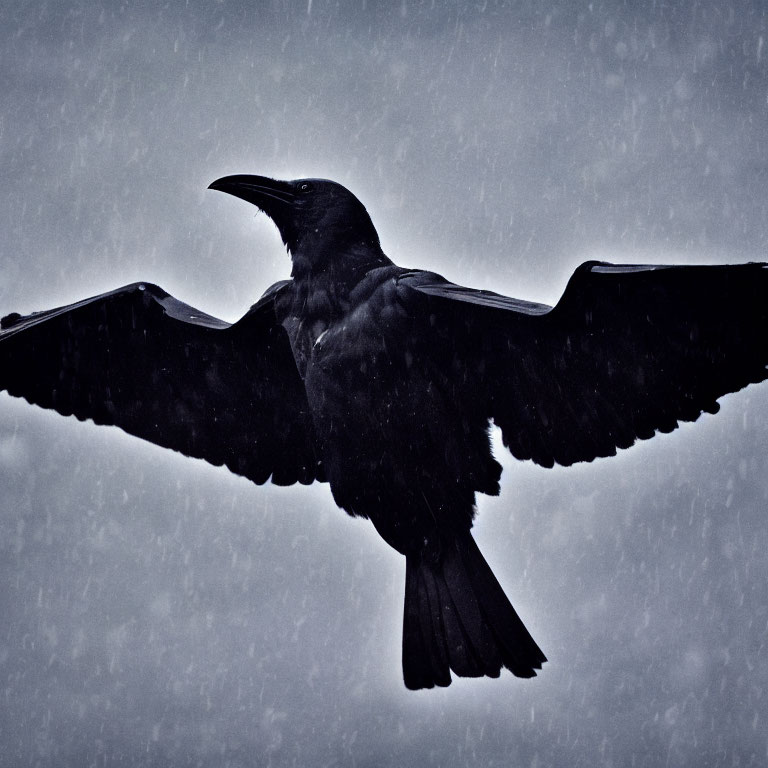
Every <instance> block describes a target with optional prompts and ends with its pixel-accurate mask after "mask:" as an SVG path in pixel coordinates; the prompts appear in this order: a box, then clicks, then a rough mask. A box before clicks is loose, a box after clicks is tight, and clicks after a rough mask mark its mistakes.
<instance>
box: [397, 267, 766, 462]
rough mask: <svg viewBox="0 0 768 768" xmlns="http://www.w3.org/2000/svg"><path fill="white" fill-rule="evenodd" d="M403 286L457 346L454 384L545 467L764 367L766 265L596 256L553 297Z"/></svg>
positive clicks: (668, 424)
mask: <svg viewBox="0 0 768 768" xmlns="http://www.w3.org/2000/svg"><path fill="white" fill-rule="evenodd" d="M398 295H399V297H400V299H401V301H402V302H403V304H404V305H405V307H406V309H407V311H408V315H409V316H410V317H418V316H421V317H423V318H424V320H423V321H422V328H423V329H424V331H425V333H426V334H427V335H430V336H432V341H431V343H430V345H429V346H430V347H431V349H438V350H440V349H447V350H449V353H448V356H447V359H446V360H444V361H443V363H442V365H443V367H445V366H451V367H452V371H453V372H452V376H451V379H450V381H452V382H453V384H452V386H453V387H454V388H455V392H454V393H453V396H454V397H465V398H471V399H472V400H473V401H475V404H474V406H473V407H475V408H477V407H480V408H483V409H484V410H485V415H486V416H487V417H488V418H492V419H493V420H494V421H495V422H496V424H497V425H498V426H499V427H500V428H501V430H502V436H503V439H504V443H505V445H506V446H507V447H508V448H509V450H510V451H511V452H512V454H513V455H514V456H515V457H516V458H519V459H532V460H533V461H534V462H536V463H537V464H541V465H542V466H549V467H551V466H552V465H553V464H555V463H558V464H562V465H566V466H567V465H569V464H573V463H574V462H578V461H591V460H592V459H595V458H597V457H599V456H611V455H613V454H615V453H616V449H617V448H627V447H629V446H630V445H632V444H633V443H634V442H635V440H637V439H647V438H649V437H652V436H653V435H654V434H655V433H656V432H657V431H659V432H670V431H671V430H673V429H675V428H676V427H677V426H678V422H680V421H694V420H695V419H697V418H698V417H699V415H700V414H701V413H702V412H704V411H709V412H712V413H714V412H716V411H717V410H718V408H719V405H718V403H717V400H718V398H720V397H722V396H723V395H725V394H727V393H729V392H735V391H737V390H739V389H741V388H742V387H745V386H747V385H748V384H750V383H753V382H758V381H763V380H764V379H766V378H768V370H767V369H766V366H768V265H765V264H743V265H728V266H693V267H688V266H670V267H659V266H617V265H612V264H605V263H599V262H587V263H585V264H582V265H581V266H580V267H579V268H578V269H577V270H576V272H575V273H574V275H573V276H572V278H571V280H570V281H569V283H568V286H567V288H566V290H565V293H564V294H563V296H562V298H561V299H560V301H559V302H558V304H557V305H556V306H555V307H554V308H550V307H547V306H544V305H540V304H532V303H529V302H524V301H518V300H516V299H510V298H507V297H505V296H500V295H498V294H495V293H492V292H489V291H476V290H472V289H470V288H463V287H461V286H457V285H454V284H452V283H449V282H448V281H446V280H445V279H443V278H441V277H440V276H439V275H434V274H431V273H425V272H406V273H404V274H402V275H400V277H399V278H398ZM427 323H428V324H429V325H427ZM436 336H437V337H439V339H438V338H436ZM431 349H430V348H425V350H424V354H428V355H432V354H434V353H433V352H432V351H431ZM468 407H469V406H468Z"/></svg>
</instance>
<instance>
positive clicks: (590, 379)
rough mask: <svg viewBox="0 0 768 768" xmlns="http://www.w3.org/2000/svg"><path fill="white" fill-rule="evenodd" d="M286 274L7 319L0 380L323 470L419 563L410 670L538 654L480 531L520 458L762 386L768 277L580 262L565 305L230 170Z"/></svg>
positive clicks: (357, 209)
mask: <svg viewBox="0 0 768 768" xmlns="http://www.w3.org/2000/svg"><path fill="white" fill-rule="evenodd" d="M211 187H212V188H214V189H219V190H222V191H224V192H228V193H230V194H233V195H236V196H237V197H240V198H243V199H245V200H247V201H249V202H251V203H253V204H255V205H257V206H258V207H259V208H261V209H262V210H263V211H265V212H266V213H267V214H268V215H269V216H270V217H271V218H272V219H273V221H274V222H275V224H276V225H277V227H278V229H279V231H280V233H281V235H282V238H283V241H284V242H285V244H286V246H287V247H288V250H289V252H290V254H291V258H292V262H293V270H292V275H291V279H290V280H285V281H283V282H280V283H277V284H276V285H274V286H272V287H271V288H270V289H269V290H268V291H267V292H266V293H265V294H264V296H263V297H262V298H261V300H260V301H259V302H258V303H257V304H256V305H255V306H254V307H253V308H252V309H251V310H250V311H249V312H248V313H247V314H246V315H245V316H244V317H243V318H242V319H241V320H239V321H238V322H236V323H234V324H232V325H230V324H228V323H224V322H222V321H220V320H217V319H215V318H212V317H210V316H208V315H206V314H205V313H203V312H200V311H198V310H196V309H194V308H192V307H189V306H187V305H186V304H183V303H181V302H179V301H177V300H176V299H174V298H173V297H171V296H170V295H169V294H167V293H166V292H165V291H163V290H162V289H160V288H158V287H157V286H153V285H150V284H148V283H137V284H133V285H130V286H126V287H125V288H122V289H119V290H116V291H113V292H110V293H107V294H103V295H101V296H97V297H95V298H92V299H88V300H85V301H82V302H78V303H77V304H73V305H70V306H68V307H63V308H60V309H55V310H50V311H47V312H40V313H36V314H33V315H29V316H26V317H22V316H20V315H16V314H14V315H9V316H7V317H6V318H4V319H3V321H2V331H1V332H0V387H2V388H3V389H6V390H7V391H8V392H9V393H10V394H12V395H17V396H21V397H25V398H26V399H27V400H29V401H30V402H31V403H34V404H37V405H40V406H43V407H46V408H55V409H56V410H57V411H59V412H60V413H63V414H67V415H69V414H74V415H75V416H77V417H78V418H80V419H86V418H90V419H93V421H95V422H96V423H98V424H114V425H117V426H119V427H121V428H122V429H124V430H125V431H126V432H129V433H131V434H133V435H136V436H138V437H141V438H143V439H146V440H150V441H152V442H154V443H156V444H158V445H161V446H164V447H167V448H172V449H174V450H177V451H181V452H182V453H184V454H186V455H188V456H195V457H198V458H202V459H205V460H207V461H209V462H211V463H213V464H216V465H222V464H223V465H226V466H227V467H228V468H229V469H231V470H232V471H233V472H236V473H238V474H241V475H244V476H245V477H247V478H249V479H251V480H253V481H254V482H255V483H258V484H261V483H264V482H266V481H267V480H268V479H270V478H271V479H272V482H274V483H277V484H280V485H288V484H291V483H294V482H302V483H311V482H313V481H314V480H319V481H328V482H329V483H330V487H331V491H332V492H333V496H334V499H335V500H336V502H337V503H338V505H339V506H340V507H342V508H344V509H345V510H346V511H347V512H348V513H349V514H351V515H357V516H362V517H367V518H370V520H371V521H372V522H373V524H374V525H375V527H376V529H377V531H378V532H379V533H380V534H381V536H382V537H383V538H384V539H385V540H386V541H387V543H389V544H390V545H391V546H392V547H394V548H395V549H396V550H397V551H399V552H401V553H402V554H404V555H405V557H406V588H405V614H404V629H403V673H404V678H405V683H406V685H407V686H408V687H409V688H428V687H432V686H433V685H448V684H449V683H450V680H451V670H452V671H453V672H454V673H456V674H458V675H465V676H482V675H489V676H497V675H498V674H499V673H500V670H501V669H502V667H506V668H507V669H509V670H511V671H512V672H513V673H514V674H515V675H517V676H519V677H531V676H533V675H535V670H537V669H540V668H541V665H542V663H543V662H544V661H545V660H546V659H545V657H544V655H543V654H542V652H541V651H540V650H539V648H538V646H537V645H536V643H535V642H534V641H533V639H532V638H531V636H530V634H529V633H528V631H527V630H526V628H525V627H524V625H523V623H522V622H521V620H520V619H519V617H518V616H517V614H516V613H515V611H514V609H513V608H512V606H511V604H510V603H509V601H508V600H507V598H506V596H505V595H504V592H503V591H502V589H501V587H500V586H499V584H498V582H497V581H496V578H495V577H494V575H493V573H492V572H491V570H490V568H489V567H488V565H487V563H486V562H485V560H484V559H483V556H482V554H481V553H480V551H479V550H478V548H477V545H476V544H475V542H474V540H473V538H472V535H471V527H472V520H473V516H474V510H475V497H476V493H478V492H480V493H486V494H497V493H498V492H499V477H500V474H501V467H500V465H499V464H498V462H496V460H495V459H494V458H493V455H492V453H491V449H490V442H489V426H490V423H491V421H493V422H494V423H496V424H497V425H498V426H499V427H500V428H501V431H502V437H503V440H504V444H505V445H506V446H507V447H508V448H509V450H510V451H511V452H512V454H513V455H514V456H515V457H516V458H518V459H530V460H532V461H534V462H536V463H537V464H540V465H542V466H546V467H551V466H553V465H554V464H555V463H557V464H561V465H570V464H573V463H575V462H579V461H591V460H592V459H595V458H597V457H600V456H610V455H613V454H615V453H616V450H617V448H627V447H629V446H630V445H632V444H633V443H634V442H635V440H637V439H647V438H650V437H652V436H653V435H654V434H656V433H657V432H668V431H671V430H672V429H674V428H675V427H676V426H677V425H678V423H679V422H681V421H694V420H695V419H697V418H698V416H699V415H700V414H701V413H702V412H704V411H707V412H711V413H714V412H716V411H717V409H718V404H717V399H718V398H719V397H721V396H722V395H724V394H726V393H728V392H734V391H736V390H738V389H741V388H742V387H744V386H746V385H747V384H750V383H752V382H758V381H762V380H764V379H765V378H766V377H767V376H768V372H767V371H766V365H767V364H768V267H766V265H765V264H743V265H735V266H708V267H679V266H672V267H658V266H653V267H652V266H614V265H610V264H603V263H598V262H587V263H586V264H583V265H581V266H580V267H579V268H578V269H577V270H576V272H575V273H574V275H573V277H572V278H571V280H570V282H569V284H568V287H567V288H566V291H565V293H564V294H563V296H562V298H561V300H560V301H559V302H558V304H557V305H556V306H555V307H554V308H550V307H547V306H543V305H540V304H533V303H529V302H525V301H520V300H516V299H510V298H507V297H505V296H500V295H498V294H495V293H492V292H489V291H478V290H473V289H469V288H463V287H461V286H458V285H455V284H453V283H450V282H448V281H446V280H445V279H444V278H442V277H440V276H439V275H436V274H434V273H431V272H424V271H421V270H411V269H404V268H401V267H398V266H396V265H395V264H394V263H393V262H392V261H390V259H388V258H387V257H386V256H385V255H384V253H383V252H382V250H381V247H380V244H379V239H378V236H377V234H376V230H375V228H374V226H373V224H372V222H371V220H370V217H369V216H368V214H367V212H366V210H365V208H364V207H363V205H362V204H361V203H360V201H359V200H357V198H355V197H354V195H352V194H351V193H350V192H349V191H348V190H346V189H345V188H344V187H342V186H341V185H339V184H336V183H334V182H331V181H325V180H318V179H303V180H298V181H292V182H283V181H275V180H272V179H266V178H264V177H258V176H230V177H226V178H223V179H220V180H218V181H217V182H214V184H212V185H211Z"/></svg>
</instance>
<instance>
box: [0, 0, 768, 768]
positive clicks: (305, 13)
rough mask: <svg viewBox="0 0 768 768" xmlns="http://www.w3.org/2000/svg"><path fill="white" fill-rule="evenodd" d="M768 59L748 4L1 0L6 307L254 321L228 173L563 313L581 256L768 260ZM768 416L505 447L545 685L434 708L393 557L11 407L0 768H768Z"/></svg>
mask: <svg viewBox="0 0 768 768" xmlns="http://www.w3.org/2000/svg"><path fill="white" fill-rule="evenodd" d="M635 5H636V6H637V8H636V9H635V8H634V7H633V6H635ZM767 60H768V23H767V21H766V12H765V10H764V5H763V3H761V2H757V1H755V2H752V3H749V2H744V3H737V4H733V5H727V4H723V3H720V2H718V3H715V2H711V3H706V2H704V3H702V2H678V3H671V4H662V3H638V4H625V3H619V2H591V3H588V2H572V1H571V2H547V0H544V1H543V2H532V1H531V2H518V3H499V2H491V1H490V0H487V1H484V2H473V3H460V2H456V3H441V2H422V3H418V2H409V1H408V0H404V1H403V2H402V3H377V2H372V0H368V2H363V0H359V1H358V2H352V0H339V2H323V0H312V1H311V2H307V3H288V2H278V0H274V1H273V2H234V1H231V2H227V1H226V0H222V1H220V2H210V3H204V2H196V1H194V0H191V1H190V2H188V3H187V4H186V6H185V7H182V6H181V4H179V5H178V7H177V6H176V5H174V4H170V5H168V6H162V7H161V5H160V4H157V3H153V2H135V3H125V4H123V3H118V2H114V3H103V4H99V3H95V2H94V3H88V2H84V3H79V4H76V3H66V2H61V3H49V4H46V3H32V2H15V3H5V4H4V5H3V6H2V7H0V61H1V62H2V66H0V88H1V89H2V100H0V178H2V180H3V183H2V186H1V187H0V231H2V233H3V235H2V239H0V313H5V312H10V311H21V312H26V311H31V310H35V309H43V308H47V307H51V306H55V305H57V304H61V303H65V302H69V301H74V300H76V299H80V298H83V297H85V296H89V295H93V294H95V293H98V292H101V291H104V290H108V289H111V288H114V287H116V286H118V285H121V284H124V283H127V282H131V281H134V280H139V279H141V280H147V281H152V282H155V283H159V284H160V285H162V286H163V287H164V288H165V289H167V290H169V291H170V292H171V293H173V294H174V295H175V296H177V297H179V298H180V299H182V300H184V301H187V302H188V303H191V304H193V305H196V306H198V307H200V308H201V309H204V310H206V311H208V312H210V313H212V314H215V315H218V316H221V317H224V318H226V319H229V320H233V319H235V318H236V317H238V316H239V315H241V314H242V313H243V312H244V311H245V309H246V308H247V307H248V306H249V305H250V304H251V303H253V302H254V301H255V300H256V298H257V297H258V296H259V295H260V294H261V292H262V291H263V290H264V289H265V288H266V287H267V286H268V285H269V284H270V283H271V282H272V281H274V280H276V279H280V278H283V277H285V276H287V274H288V271H289V267H290V265H289V260H288V257H287V256H286V254H285V251H284V249H283V248H282V246H281V244H280V240H279V237H278V235H277V233H276V231H275V230H274V227H273V226H272V225H271V223H270V222H269V221H268V220H267V219H266V218H265V217H263V216H258V215H255V211H254V210H253V209H250V208H248V206H246V205H245V204H244V203H241V202H239V201H236V200H234V199H232V198H227V197H225V196H224V195H220V194H214V193H212V192H207V191H206V187H207V185H208V184H209V183H210V182H211V181H212V180H214V179H215V178H218V177H219V176H223V175H225V174H228V173H236V172H246V173H248V172H250V173H260V174H264V175H272V176H277V177H297V176H323V177H330V178H334V179H336V180H338V181H341V182H342V183H344V184H345V185H347V186H348V187H350V188H351V189H352V190H353V191H354V192H356V193H357V194H358V196H359V197H360V198H361V199H362V200H363V202H364V203H365V204H366V205H367V207H368V209H369V212H370V213H371V215H372V217H373V220H374V222H375V223H376V225H377V227H378V228H379V231H380V234H381V237H382V244H383V246H384V248H385V251H386V252H387V253H388V254H389V255H390V256H391V257H392V258H393V259H394V260H395V261H396V262H398V263H400V264H403V265H407V266H424V267H429V268H432V269H435V270H437V271H439V272H441V273H443V274H445V275H446V276H447V277H449V278H450V279H453V280H455V281H457V282H460V283H464V284H470V285H474V286H478V287H488V288H492V289H494V290H497V291H501V292H503V293H507V294H511V295H514V296H518V297H520V298H528V299H533V300H539V301H546V302H550V303H552V302H554V301H556V299H557V296H558V295H559V293H560V292H561V291H562V289H563V287H564V284H565V281H566V279H567V277H568V276H569V275H570V274H571V272H572V271H573V269H574V268H575V266H576V265H577V264H578V263H580V262H581V261H583V260H585V259H587V258H607V259H613V260H615V261H619V262H632V261H647V262H670V261H675V262H684V263H688V262H706V263H714V262H730V261H747V260H765V259H766V250H767V248H766V245H767V244H768V211H766V207H767V206H768V203H767V202H766V201H767V200H768V196H767V195H766V186H767V185H766V182H767V180H768V149H767V148H766V137H768V64H767V63H766V62H767ZM713 311H716V308H715V309H713ZM767 415H768V387H766V385H762V386H758V387H753V388H751V389H750V390H747V391H745V392H742V393H738V394H736V395H732V396H729V397H728V398H726V399H725V400H724V401H723V409H722V412H721V414H719V415H718V416H716V417H706V418H703V419H702V420H701V421H700V422H699V423H697V424H694V425H687V426H686V427H685V428H683V429H680V430H678V431H677V432H676V433H675V434H673V435H669V436H663V437H658V438H656V439H654V440H652V441H650V442H648V443H644V444H642V445H639V446H636V447H635V448H633V449H632V450H630V451H627V452H624V453H622V454H621V455H620V456H619V457H617V458H615V459H610V460H604V461H598V462H596V463H594V464H592V465H585V466H581V467H575V468H572V469H569V470H557V469H556V470H551V471H549V470H544V469H539V468H535V467H531V466H527V465H523V464H517V463H514V462H513V461H512V460H511V459H509V458H508V457H506V456H504V465H505V473H504V478H503V491H502V495H501V497H500V498H498V499H485V498H483V499H481V502H480V505H479V517H478V523H477V526H476V533H477V538H478V541H479V543H480V546H481V548H482V549H483V550H484V552H486V554H487V557H488V559H489V561H490V562H491V564H492V566H493V567H494V570H495V571H496V573H497V574H498V576H499V578H500V580H501V581H502V584H503V585H504V587H505V589H506V591H507V593H508V594H509V595H510V598H511V599H512V601H513V603H514V604H515V606H516V607H517V608H518V609H519V611H520V613H521V614H522V616H523V618H524V620H525V622H526V624H527V625H528V626H529V627H530V629H531V631H532V633H533V634H534V636H535V637H536V639H537V641H539V643H540V645H541V646H542V648H543V650H544V651H545V653H547V655H548V656H549V658H550V663H549V664H547V665H545V669H544V671H543V673H542V674H541V675H540V676H539V677H538V678H537V679H535V680H532V681H521V680H517V679H514V678H513V677H512V676H511V675H505V676H503V677H502V678H501V679H499V680H495V681H494V680H480V681H472V680H459V681H456V682H455V683H454V684H453V685H452V686H451V687H450V688H449V689H447V690H441V691H431V692H421V693H417V694H412V693H408V692H406V691H405V690H404V688H403V687H402V683H401V677H400V666H399V665H400V629H401V615H400V612H401V608H402V590H403V578H404V567H403V562H402V561H401V559H400V558H399V556H397V555H396V554H395V553H394V552H391V551H389V550H388V549H387V548H386V546H385V545H384V544H383V542H381V540H380V539H378V537H377V536H376V535H375V533H374V532H373V530H372V528H371V527H370V526H369V525H368V524H367V523H364V522H361V521H352V520H349V519H347V518H346V516H345V515H344V514H343V513H341V512H340V511H338V510H337V509H336V508H335V506H334V504H333V503H332V501H331V499H330V494H329V492H328V489H327V488H326V487H313V488H289V489H285V488H272V487H263V488H258V487H256V486H253V485H251V484H249V483H247V482H246V481H244V480H242V479H240V478H236V477H234V476H232V475H229V474H228V473H227V472H225V471H224V470H221V469H215V468H212V467H208V466H206V465H204V464H203V463H202V462H197V461H192V460H186V459H183V458H182V457H179V456H176V455H173V454H169V453H165V452H163V451H161V450H160V449H157V448H155V447H153V446H150V445H147V444H144V443H141V442H139V441H137V440H135V439H132V438H129V437H127V436H125V435H123V434H122V433H120V432H118V431H117V430H112V429H103V428H96V427H94V426H93V425H90V424H80V423H78V422H76V421H75V420H73V419H64V418H62V417H60V416H57V415H55V414H51V413H47V412H43V411H40V410H37V409H33V408H31V407H30V406H28V405H27V404H26V403H25V402H23V401H17V400H12V399H11V398H9V397H7V396H6V395H2V396H0V489H2V493H1V494H0V585H1V586H0V615H1V616H2V617H3V620H2V625H1V626H0V695H2V706H0V766H3V767H4V766H14V767H15V766H20V765H39V766H54V765H55V766H62V765H73V766H82V765H91V764H93V765H131V766H136V765H145V766H169V765H172V766H192V765H201V766H250V765H267V764H271V765H276V766H280V765H371V766H373V765H392V766H395V765H398V766H399V765H411V764H413V765H416V764H418V765H435V766H453V765H457V766H466V765H483V766H488V765H504V766H507V765H538V766H543V765H547V766H548V765H563V766H566V765H567V766H594V765H605V766H619V765H635V766H657V765H660V764H668V765H675V766H706V765H713V766H714V765H718V766H719V765H740V766H745V765H755V766H757V765H764V764H765V763H766V762H767V761H768V737H766V735H765V734H766V731H767V730H768V729H766V722H768V693H767V692H768V643H767V642H766V640H767V638H768V591H767V588H766V584H767V583H768V521H766V516H765V509H766V499H767V498H768V466H767V464H768V459H766V446H767V445H768V420H767V419H766V416H767ZM498 453H499V456H500V457H501V456H502V455H503V454H502V451H501V449H500V448H499V451H498Z"/></svg>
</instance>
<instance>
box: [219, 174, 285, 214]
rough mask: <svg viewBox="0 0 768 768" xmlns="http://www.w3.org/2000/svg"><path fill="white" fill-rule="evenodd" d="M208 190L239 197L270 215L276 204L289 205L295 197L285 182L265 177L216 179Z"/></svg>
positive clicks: (239, 176)
mask: <svg viewBox="0 0 768 768" xmlns="http://www.w3.org/2000/svg"><path fill="white" fill-rule="evenodd" d="M208 189H218V190H219V191H220V192H226V193H227V194H229V195H234V196H235V197H239V198H240V199H241V200H246V201H247V202H249V203H252V204H253V205H255V206H257V207H258V208H261V210H262V211H264V212H265V213H270V209H274V206H275V204H276V203H278V204H279V203H282V204H286V203H291V202H292V201H293V199H294V197H295V196H296V195H295V194H294V192H293V189H292V187H291V186H290V184H288V183H287V182H285V181H277V180H276V179H268V178H267V177H266V176H246V175H237V176H224V177H223V178H221V179H216V181H214V182H213V184H210V185H209V187H208Z"/></svg>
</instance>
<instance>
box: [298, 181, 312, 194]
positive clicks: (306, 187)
mask: <svg viewBox="0 0 768 768" xmlns="http://www.w3.org/2000/svg"><path fill="white" fill-rule="evenodd" d="M311 189H312V185H311V184H310V183H309V182H308V181H302V182H301V184H299V192H309V191H310V190H311Z"/></svg>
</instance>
